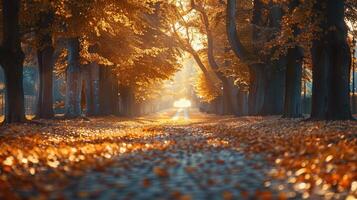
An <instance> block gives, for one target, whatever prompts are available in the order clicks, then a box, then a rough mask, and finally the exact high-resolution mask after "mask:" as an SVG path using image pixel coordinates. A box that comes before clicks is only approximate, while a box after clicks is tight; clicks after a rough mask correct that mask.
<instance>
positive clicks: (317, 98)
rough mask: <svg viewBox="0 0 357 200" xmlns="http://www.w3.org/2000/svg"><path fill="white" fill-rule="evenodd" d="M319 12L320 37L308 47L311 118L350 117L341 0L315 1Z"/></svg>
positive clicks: (342, 3)
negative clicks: (311, 83)
mask: <svg viewBox="0 0 357 200" xmlns="http://www.w3.org/2000/svg"><path fill="white" fill-rule="evenodd" d="M314 9H315V11H316V13H321V14H322V21H321V23H320V25H319V26H320V28H321V30H322V32H321V33H320V34H321V35H320V37H319V38H318V39H316V40H315V41H314V42H313V47H312V64H313V68H312V72H313V87H312V112H311V119H317V120H348V119H352V114H351V109H350V103H349V97H350V96H349V81H350V80H349V77H350V76H349V75H350V63H351V57H350V47H349V45H348V42H347V26H346V24H345V21H344V11H345V7H344V1H343V0H323V1H319V2H318V3H316V4H315V7H314Z"/></svg>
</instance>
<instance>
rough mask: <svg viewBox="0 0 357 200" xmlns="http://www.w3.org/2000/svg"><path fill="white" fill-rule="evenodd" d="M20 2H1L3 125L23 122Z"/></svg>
mask: <svg viewBox="0 0 357 200" xmlns="http://www.w3.org/2000/svg"><path fill="white" fill-rule="evenodd" d="M20 6H21V1H20V0H11V1H10V0H3V1H2V13H3V17H2V19H3V40H2V41H3V45H2V47H1V52H0V54H1V55H0V56H2V57H0V62H1V65H2V66H3V68H4V74H5V87H6V104H7V108H6V113H5V123H15V122H23V121H25V108H24V90H23V61H24V54H23V52H22V49H21V35H20V25H19V11H20Z"/></svg>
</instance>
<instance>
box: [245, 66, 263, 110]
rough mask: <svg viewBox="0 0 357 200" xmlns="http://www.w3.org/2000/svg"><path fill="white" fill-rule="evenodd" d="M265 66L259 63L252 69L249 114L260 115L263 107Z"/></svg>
mask: <svg viewBox="0 0 357 200" xmlns="http://www.w3.org/2000/svg"><path fill="white" fill-rule="evenodd" d="M265 76H266V74H265V67H264V66H262V65H257V66H255V67H252V68H251V69H250V81H249V97H248V101H249V102H248V104H249V108H248V112H249V115H259V114H260V111H261V110H262V108H263V104H264V97H265V83H266V81H265V79H266V77H265Z"/></svg>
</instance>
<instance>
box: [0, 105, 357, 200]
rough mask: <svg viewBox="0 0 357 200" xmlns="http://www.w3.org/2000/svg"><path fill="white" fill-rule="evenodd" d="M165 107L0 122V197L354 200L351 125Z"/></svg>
mask: <svg viewBox="0 0 357 200" xmlns="http://www.w3.org/2000/svg"><path fill="white" fill-rule="evenodd" d="M174 113H175V111H172V110H171V111H167V112H162V113H159V114H156V115H151V116H146V117H142V118H136V119H124V118H116V117H105V118H90V119H89V120H86V119H76V120H43V121H39V123H36V124H17V125H8V126H5V127H1V128H0V199H181V200H189V199H226V200H228V199H302V198H310V199H348V200H352V199H356V198H357V122H356V121H346V122H338V121H337V122H311V121H306V120H303V119H300V120H287V119H281V118H279V117H241V118H234V117H221V116H215V115H207V114H202V113H199V112H196V111H192V112H191V113H190V115H191V116H190V117H191V118H190V119H189V120H182V119H181V120H172V119H171V117H172V116H173V115H174Z"/></svg>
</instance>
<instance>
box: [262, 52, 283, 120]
mask: <svg viewBox="0 0 357 200" xmlns="http://www.w3.org/2000/svg"><path fill="white" fill-rule="evenodd" d="M283 68H284V59H280V60H279V61H274V62H273V63H272V65H270V66H269V67H267V68H266V69H265V89H264V103H263V107H262V110H261V111H259V114H260V115H280V114H282V113H283V106H284V89H285V69H283Z"/></svg>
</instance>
